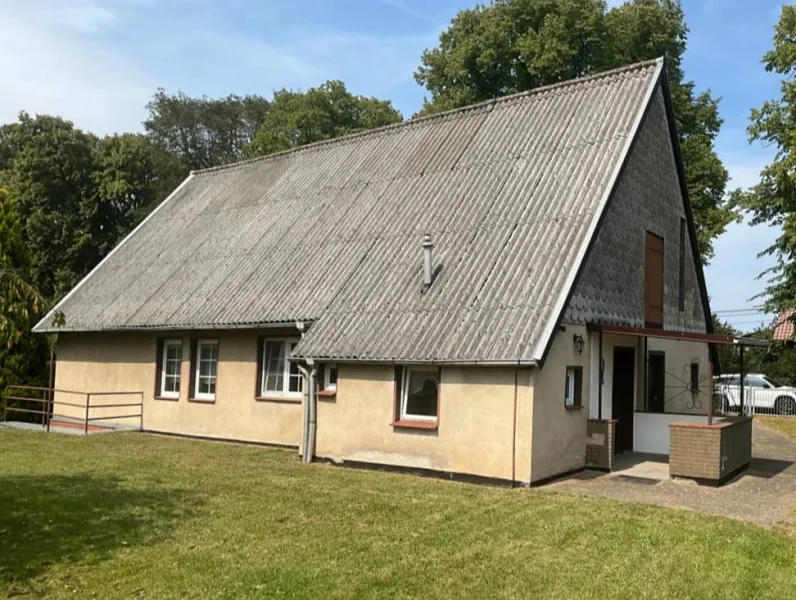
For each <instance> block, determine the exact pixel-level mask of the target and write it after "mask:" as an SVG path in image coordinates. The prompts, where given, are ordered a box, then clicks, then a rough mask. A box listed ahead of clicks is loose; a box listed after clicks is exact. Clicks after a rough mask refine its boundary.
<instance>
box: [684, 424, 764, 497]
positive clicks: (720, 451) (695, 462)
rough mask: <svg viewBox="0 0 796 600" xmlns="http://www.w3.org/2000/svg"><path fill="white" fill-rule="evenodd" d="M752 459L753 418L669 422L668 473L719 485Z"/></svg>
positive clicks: (747, 464)
mask: <svg viewBox="0 0 796 600" xmlns="http://www.w3.org/2000/svg"><path fill="white" fill-rule="evenodd" d="M751 460H752V419H751V418H750V417H739V418H736V419H731V420H726V421H722V422H721V423H714V424H713V425H708V424H698V423H672V424H670V425H669V475H670V476H672V477H686V478H688V479H694V480H696V481H698V482H699V483H704V484H708V485H716V486H718V485H721V484H722V483H724V482H725V481H727V480H728V479H730V478H731V477H732V476H734V475H735V474H737V473H738V472H740V471H742V470H743V469H745V468H746V467H748V466H749V462H750V461H751Z"/></svg>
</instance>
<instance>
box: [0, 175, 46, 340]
mask: <svg viewBox="0 0 796 600" xmlns="http://www.w3.org/2000/svg"><path fill="white" fill-rule="evenodd" d="M29 269H30V257H29V256H28V252H27V248H26V246H25V242H24V240H23V237H22V221H21V219H20V218H19V215H18V214H17V211H16V210H15V209H14V206H13V205H12V204H11V200H10V199H9V198H8V193H7V192H6V190H4V189H3V188H0V339H2V340H3V341H4V342H5V346H6V349H8V350H10V349H11V348H13V347H14V345H15V344H17V343H18V342H19V340H20V338H22V336H23V335H25V334H26V333H28V331H29V330H30V326H31V325H32V320H33V319H34V318H36V316H37V315H39V314H41V313H42V311H43V310H44V307H45V305H46V301H45V300H44V298H43V297H42V296H41V294H39V293H38V291H37V290H36V289H35V288H34V287H33V286H32V285H31V284H30V283H28V281H27V276H28V272H29Z"/></svg>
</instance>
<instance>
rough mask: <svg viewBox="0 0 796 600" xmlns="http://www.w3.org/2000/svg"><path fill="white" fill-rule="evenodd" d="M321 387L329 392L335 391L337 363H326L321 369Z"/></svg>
mask: <svg viewBox="0 0 796 600" xmlns="http://www.w3.org/2000/svg"><path fill="white" fill-rule="evenodd" d="M323 389H324V390H327V391H330V392H335V391H337V365H326V368H325V369H324V370H323Z"/></svg>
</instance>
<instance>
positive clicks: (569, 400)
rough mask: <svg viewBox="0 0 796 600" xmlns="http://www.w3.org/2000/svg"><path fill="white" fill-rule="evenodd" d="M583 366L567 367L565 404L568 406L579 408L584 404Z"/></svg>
mask: <svg viewBox="0 0 796 600" xmlns="http://www.w3.org/2000/svg"><path fill="white" fill-rule="evenodd" d="M582 389H583V367H567V374H566V379H565V382H564V406H566V407H567V408H578V407H580V406H583V401H582V398H581V396H582V391H581V390H582Z"/></svg>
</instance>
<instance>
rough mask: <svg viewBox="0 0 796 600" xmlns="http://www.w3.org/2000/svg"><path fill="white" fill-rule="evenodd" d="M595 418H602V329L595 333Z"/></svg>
mask: <svg viewBox="0 0 796 600" xmlns="http://www.w3.org/2000/svg"><path fill="white" fill-rule="evenodd" d="M597 340H598V341H597V348H598V351H597V354H598V357H597V358H598V360H597V419H598V420H602V418H603V330H602V327H601V328H600V332H599V334H598V335H597Z"/></svg>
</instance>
